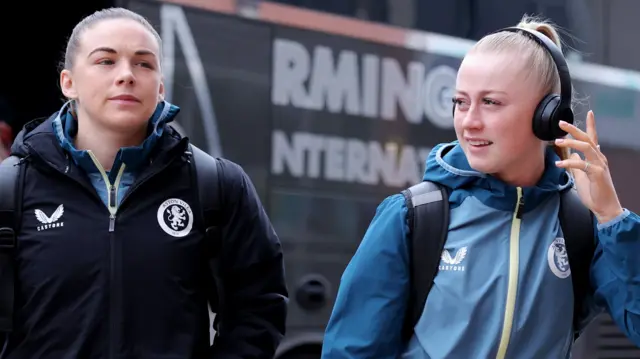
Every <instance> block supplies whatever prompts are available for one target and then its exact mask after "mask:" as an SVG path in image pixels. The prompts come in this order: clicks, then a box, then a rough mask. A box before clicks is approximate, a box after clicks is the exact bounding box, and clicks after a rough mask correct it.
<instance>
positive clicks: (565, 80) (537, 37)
mask: <svg viewBox="0 0 640 359" xmlns="http://www.w3.org/2000/svg"><path fill="white" fill-rule="evenodd" d="M502 31H508V32H517V33H521V34H523V35H526V36H527V37H529V38H530V39H531V40H533V41H535V42H536V43H538V44H539V45H540V46H542V47H543V48H544V49H545V50H547V53H548V54H549V55H551V58H552V59H553V62H554V63H555V64H556V68H557V69H558V76H559V78H560V107H561V108H570V107H571V94H572V89H571V74H570V72H569V66H568V65H567V61H566V60H565V58H564V55H563V54H562V51H560V49H559V48H558V46H557V45H556V44H555V43H553V41H551V39H550V38H548V37H547V36H545V35H544V34H542V33H541V32H539V31H536V30H531V29H525V28H521V27H516V26H511V27H505V28H503V29H500V30H498V31H496V33H497V32H502Z"/></svg>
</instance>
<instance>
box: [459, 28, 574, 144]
mask: <svg viewBox="0 0 640 359" xmlns="http://www.w3.org/2000/svg"><path fill="white" fill-rule="evenodd" d="M502 31H509V32H518V33H521V34H523V35H526V36H528V37H529V38H530V39H532V40H533V41H535V42H536V43H538V44H539V45H540V46H542V47H543V48H544V49H545V50H547V52H548V53H549V55H551V58H552V59H553V62H554V63H555V64H556V68H557V69H558V75H559V77H560V95H557V94H547V95H546V96H545V97H544V98H543V99H542V101H540V103H539V104H538V107H536V110H535V112H534V115H533V133H534V134H535V135H536V137H538V138H539V139H541V140H543V141H553V140H555V139H556V138H560V137H564V136H566V134H567V133H566V132H565V131H564V130H562V129H561V128H560V125H559V122H560V121H565V122H568V123H571V124H573V110H572V109H571V91H572V90H571V74H570V73H569V66H568V65H567V62H566V61H565V59H564V55H563V54H562V51H560V49H559V48H558V46H556V44H554V43H553V41H551V39H549V38H548V37H547V36H545V35H544V34H542V33H540V32H538V31H535V30H530V29H524V28H520V27H506V28H503V29H500V30H498V31H496V32H502ZM454 111H455V104H454Z"/></svg>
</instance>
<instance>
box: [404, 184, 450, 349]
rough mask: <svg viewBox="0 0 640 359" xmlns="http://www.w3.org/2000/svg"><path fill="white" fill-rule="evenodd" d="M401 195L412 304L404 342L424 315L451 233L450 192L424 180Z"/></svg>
mask: <svg viewBox="0 0 640 359" xmlns="http://www.w3.org/2000/svg"><path fill="white" fill-rule="evenodd" d="M402 194H403V195H404V198H405V203H406V206H407V223H408V226H409V234H408V237H409V238H408V239H407V240H408V247H409V274H410V289H409V303H408V306H407V312H406V314H405V319H404V324H403V328H402V337H403V340H404V341H405V342H407V341H409V339H411V336H412V335H413V328H414V327H415V325H416V324H417V323H418V320H419V319H420V317H421V316H422V311H423V309H424V305H425V303H426V301H427V296H428V295H429V291H431V286H432V285H433V280H434V278H435V277H436V274H437V273H438V266H439V264H440V257H441V254H442V249H443V248H444V244H445V241H446V238H447V233H448V230H449V193H448V191H447V189H446V188H445V187H443V186H440V185H438V184H436V183H433V182H429V181H424V182H421V183H418V184H417V185H414V186H412V187H410V188H408V189H406V190H404V191H402Z"/></svg>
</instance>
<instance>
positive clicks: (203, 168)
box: [191, 145, 221, 231]
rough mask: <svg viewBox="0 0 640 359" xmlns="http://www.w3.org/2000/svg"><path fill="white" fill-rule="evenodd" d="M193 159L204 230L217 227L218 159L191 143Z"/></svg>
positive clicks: (219, 204) (219, 203) (218, 203)
mask: <svg viewBox="0 0 640 359" xmlns="http://www.w3.org/2000/svg"><path fill="white" fill-rule="evenodd" d="M191 152H192V154H193V161H194V163H195V165H196V173H197V181H198V196H199V198H200V206H201V207H202V212H203V216H204V221H205V228H206V231H211V230H214V229H215V228H216V227H218V222H217V220H218V217H219V216H214V214H219V212H220V206H221V201H220V200H221V196H220V180H219V178H218V166H219V165H218V162H219V161H218V159H217V158H214V157H212V156H210V155H209V154H207V153H206V152H204V151H203V150H201V149H199V148H198V147H196V146H194V145H191Z"/></svg>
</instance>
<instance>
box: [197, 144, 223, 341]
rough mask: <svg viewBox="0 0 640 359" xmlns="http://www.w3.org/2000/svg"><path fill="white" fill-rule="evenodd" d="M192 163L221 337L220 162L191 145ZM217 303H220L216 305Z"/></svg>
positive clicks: (212, 298) (218, 331)
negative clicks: (213, 283)
mask: <svg viewBox="0 0 640 359" xmlns="http://www.w3.org/2000/svg"><path fill="white" fill-rule="evenodd" d="M190 149H191V154H192V156H191V158H192V160H191V162H192V165H193V167H194V169H195V172H196V181H197V188H198V200H199V202H200V203H199V204H200V212H201V215H202V220H203V222H204V233H205V237H206V241H207V250H208V251H209V270H210V272H211V276H212V279H213V281H214V282H215V293H209V300H210V301H212V302H211V303H210V304H211V307H212V309H215V311H216V319H215V323H214V327H215V329H216V335H219V333H220V326H221V324H220V323H222V316H223V312H224V310H222V309H221V308H223V307H224V286H223V283H222V278H221V277H220V275H219V273H220V270H221V268H220V265H221V264H220V256H219V254H220V251H221V250H222V242H223V241H222V233H221V224H222V215H223V213H222V205H223V204H222V195H221V184H220V172H221V171H220V168H219V166H220V164H219V162H220V161H219V160H218V159H217V158H215V157H212V156H210V155H209V154H207V153H206V152H204V151H203V150H201V149H199V148H198V147H196V146H194V145H190ZM214 300H217V302H213V301H214Z"/></svg>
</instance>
